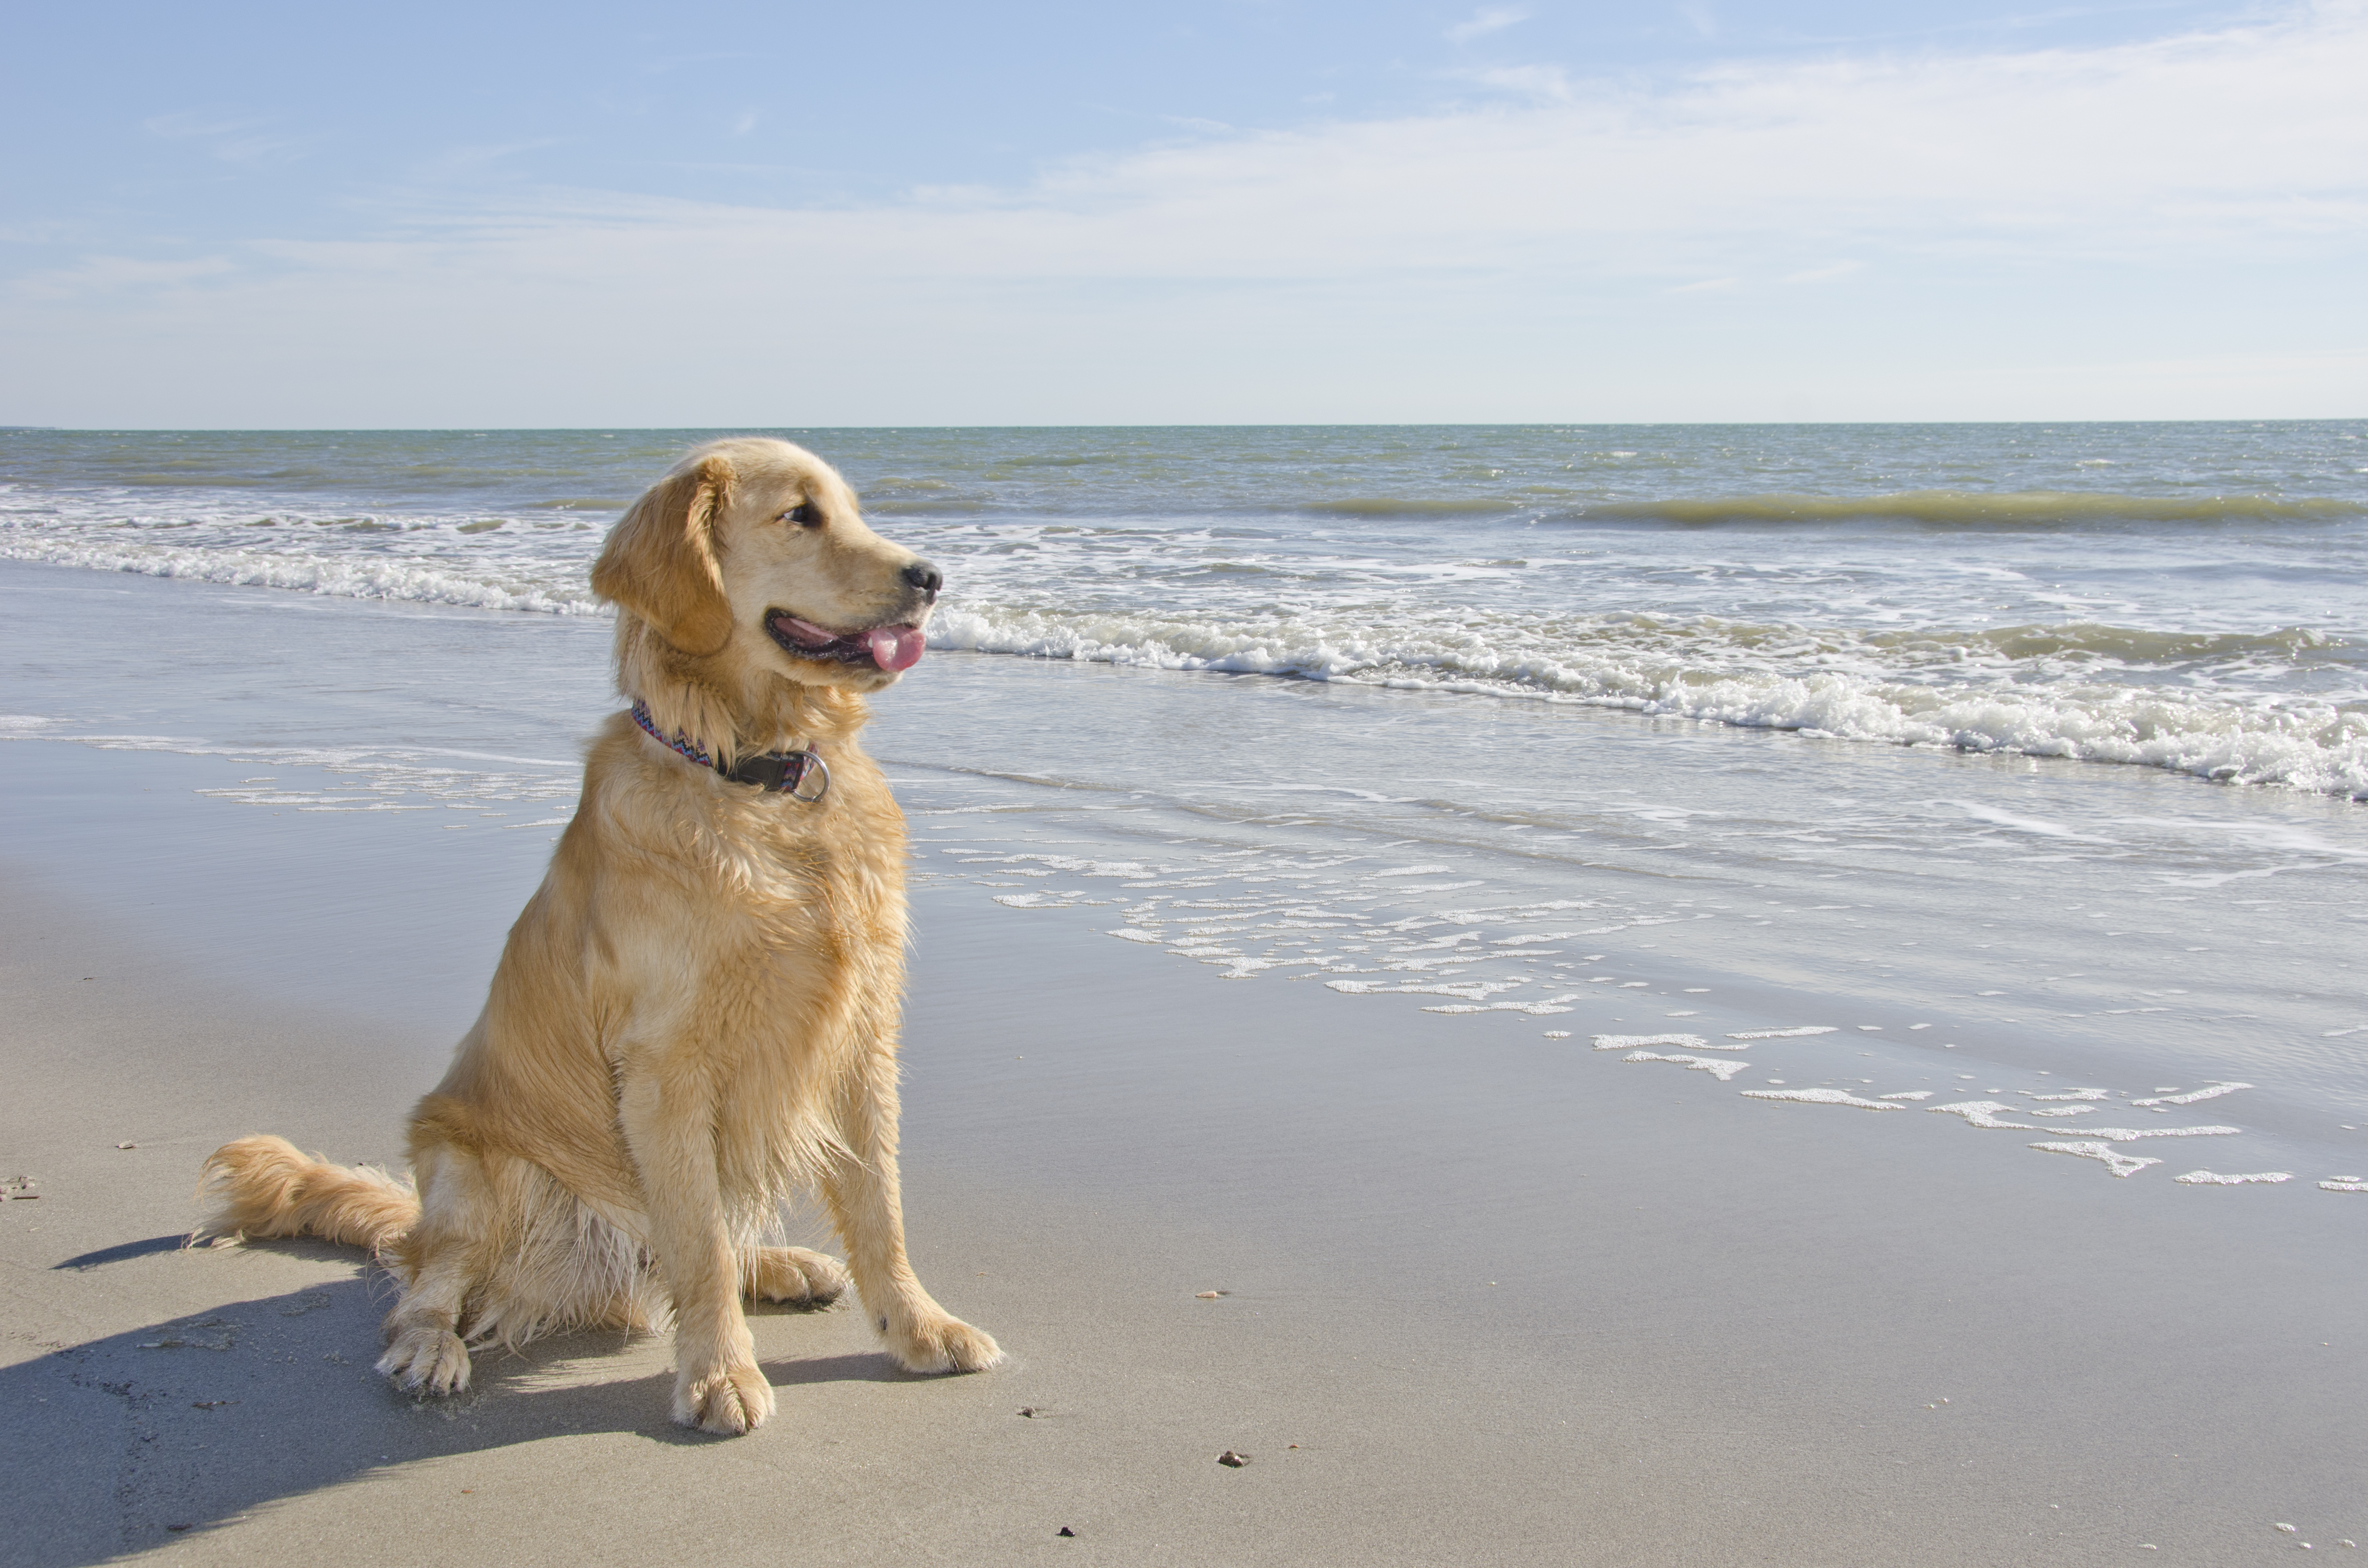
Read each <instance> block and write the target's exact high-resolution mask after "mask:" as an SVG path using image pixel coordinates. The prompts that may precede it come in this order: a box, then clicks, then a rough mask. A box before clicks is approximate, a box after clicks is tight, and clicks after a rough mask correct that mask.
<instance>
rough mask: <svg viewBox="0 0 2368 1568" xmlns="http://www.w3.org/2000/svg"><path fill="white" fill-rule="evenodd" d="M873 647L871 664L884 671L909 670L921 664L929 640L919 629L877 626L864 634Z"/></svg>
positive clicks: (864, 639) (865, 639) (864, 638)
mask: <svg viewBox="0 0 2368 1568" xmlns="http://www.w3.org/2000/svg"><path fill="white" fill-rule="evenodd" d="M863 641H864V642H867V643H868V644H870V645H871V662H872V663H873V664H875V665H879V666H880V667H881V668H882V669H883V670H909V669H911V668H912V667H913V666H914V665H917V664H919V663H920V662H921V653H922V651H923V650H924V649H926V648H928V645H929V640H928V637H927V636H926V635H925V634H923V633H922V631H920V630H919V628H917V627H911V626H875V627H873V628H872V629H871V631H867V632H865V633H864V634H863Z"/></svg>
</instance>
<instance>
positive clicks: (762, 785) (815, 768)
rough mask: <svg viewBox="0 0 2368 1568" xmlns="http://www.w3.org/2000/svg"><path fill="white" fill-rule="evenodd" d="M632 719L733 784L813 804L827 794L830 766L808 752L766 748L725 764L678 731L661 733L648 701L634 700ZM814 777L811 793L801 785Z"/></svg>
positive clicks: (657, 739) (655, 737)
mask: <svg viewBox="0 0 2368 1568" xmlns="http://www.w3.org/2000/svg"><path fill="white" fill-rule="evenodd" d="M633 722H634V723H636V724H639V725H640V726H641V727H642V733H643V734H646V735H647V736H649V737H650V739H652V740H654V741H655V742H657V743H658V744H660V745H662V746H665V747H666V749H668V750H669V751H673V752H676V753H678V754H679V755H681V756H684V757H686V758H688V759H689V760H690V761H692V762H695V763H697V764H699V766H700V767H705V768H711V769H712V770H713V771H715V772H716V773H719V774H721V775H723V777H724V778H729V779H730V780H732V782H734V784H752V785H754V786H756V787H757V789H759V790H765V791H766V792H767V793H768V794H775V795H787V796H788V797H789V798H790V799H791V800H793V801H802V802H803V803H804V804H806V805H809V806H811V805H813V804H814V802H815V801H819V800H821V799H822V798H823V797H824V796H825V795H827V794H828V793H830V768H829V767H828V765H827V764H825V762H824V761H823V759H822V758H821V757H820V756H816V755H815V754H814V753H813V752H810V751H768V752H764V753H762V754H760V755H758V756H744V757H742V758H741V759H740V760H739V761H737V762H735V763H734V764H733V765H732V766H731V767H724V766H723V764H722V763H720V762H718V761H716V760H715V759H714V758H713V757H712V756H709V755H708V754H707V748H706V747H705V746H702V745H700V744H699V743H698V742H697V741H694V740H691V739H690V738H689V737H688V736H685V735H681V734H675V735H667V734H665V733H661V732H660V731H659V729H658V727H657V725H656V724H655V723H654V722H652V721H651V719H650V710H649V705H648V704H647V703H644V702H642V701H639V700H636V701H635V702H634V703H633ZM810 775H811V776H812V777H813V778H815V779H816V780H817V782H816V783H815V785H814V790H813V791H812V792H811V793H809V792H807V791H806V790H803V789H802V788H801V786H802V785H803V783H804V782H805V780H806V778H807V777H808V776H810Z"/></svg>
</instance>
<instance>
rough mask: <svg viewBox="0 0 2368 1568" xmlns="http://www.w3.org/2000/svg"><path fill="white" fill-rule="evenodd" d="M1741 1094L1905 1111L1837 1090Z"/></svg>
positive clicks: (1764, 1098)
mask: <svg viewBox="0 0 2368 1568" xmlns="http://www.w3.org/2000/svg"><path fill="white" fill-rule="evenodd" d="M1743 1093H1745V1094H1747V1095H1748V1096H1751V1097H1752V1098H1753V1099H1755V1100H1796V1101H1798V1102H1799V1103H1801V1104H1802V1105H1846V1106H1855V1107H1857V1108H1859V1109H1861V1110H1906V1109H1907V1107H1906V1106H1902V1105H1893V1104H1890V1103H1888V1102H1886V1101H1884V1100H1862V1099H1861V1098H1859V1097H1858V1096H1856V1095H1850V1094H1844V1093H1843V1092H1842V1091H1841V1090H1839V1089H1746V1090H1744V1091H1743Z"/></svg>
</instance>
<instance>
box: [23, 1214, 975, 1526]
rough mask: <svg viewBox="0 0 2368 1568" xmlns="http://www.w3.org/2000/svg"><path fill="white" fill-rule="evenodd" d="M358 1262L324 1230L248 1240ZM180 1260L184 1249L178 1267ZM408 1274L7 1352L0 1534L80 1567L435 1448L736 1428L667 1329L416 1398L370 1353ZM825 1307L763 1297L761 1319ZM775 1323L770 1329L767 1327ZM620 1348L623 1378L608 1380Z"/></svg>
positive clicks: (487, 1368)
mask: <svg viewBox="0 0 2368 1568" xmlns="http://www.w3.org/2000/svg"><path fill="white" fill-rule="evenodd" d="M182 1244H183V1241H182V1238H181V1237H179V1236H158V1237H153V1238H150V1239H148V1240H146V1241H139V1242H131V1243H126V1244H122V1245H119V1246H112V1247H107V1248H103V1249H100V1250H98V1251H96V1252H90V1253H85V1254H84V1255H82V1256H79V1257H74V1258H69V1259H67V1260H66V1261H65V1262H63V1263H61V1264H58V1265H56V1266H55V1267H58V1268H61V1269H74V1270H78V1271H90V1270H97V1269H106V1268H108V1267H110V1266H113V1265H118V1264H121V1263H125V1262H128V1261H131V1260H133V1259H137V1258H142V1257H147V1256H152V1255H154V1254H158V1253H165V1252H171V1251H176V1250H178V1249H179V1248H180V1247H181V1245H182ZM250 1245H254V1246H256V1248H257V1250H262V1249H264V1248H268V1249H269V1250H272V1251H275V1252H281V1253H285V1254H287V1255H289V1256H301V1257H306V1258H317V1259H319V1260H322V1261H334V1262H339V1263H343V1264H346V1265H347V1266H351V1265H352V1264H353V1261H354V1256H353V1254H352V1253H351V1252H349V1251H345V1250H342V1249H338V1248H334V1247H330V1246H327V1245H325V1244H317V1243H313V1242H285V1243H282V1242H272V1243H263V1244H250ZM168 1267H169V1265H168ZM392 1301H393V1287H392V1284H391V1283H390V1281H388V1279H387V1278H386V1277H385V1276H384V1275H383V1274H381V1273H380V1272H378V1271H377V1270H375V1269H357V1270H356V1271H355V1272H354V1274H353V1275H352V1276H351V1277H350V1278H344V1279H338V1280H335V1281H332V1282H330V1283H327V1284H322V1285H317V1286H313V1287H309V1288H307V1289H304V1290H294V1291H290V1292H287V1293H285V1294H281V1295H277V1296H266V1297H259V1298H256V1299H253V1300H245V1301H232V1302H228V1303H226V1304H224V1305H222V1306H220V1307H217V1308H214V1309H211V1310H210V1311H206V1312H194V1313H189V1314H187V1315H185V1316H181V1317H176V1318H172V1319H169V1320H165V1321H163V1322H159V1323H154V1324H149V1325H147V1326H145V1327H142V1328H139V1329H135V1330H132V1331H131V1332H128V1333H123V1334H113V1335H107V1336H105V1337H104V1338H98V1339H92V1340H89V1341H86V1342H85V1343H82V1344H78V1345H70V1346H52V1347H50V1348H49V1349H48V1350H47V1353H46V1354H43V1355H40V1356H39V1357H37V1358H34V1359H32V1360H29V1361H23V1362H19V1363H18V1364H17V1365H14V1366H10V1367H6V1368H0V1410H5V1411H6V1412H8V1413H9V1416H8V1420H9V1427H10V1431H9V1445H8V1446H9V1449H10V1450H11V1459H10V1461H9V1465H8V1471H9V1474H8V1482H7V1484H6V1486H5V1487H0V1540H7V1541H8V1542H9V1543H10V1549H9V1551H8V1552H7V1554H6V1555H7V1558H8V1561H9V1562H11V1563H12V1564H21V1565H22V1568H79V1565H82V1564H88V1563H97V1562H105V1561H108V1560H109V1559H112V1558H116V1557H120V1556H122V1555H124V1554H125V1553H127V1552H132V1551H146V1550H150V1549H153V1548H154V1547H157V1546H159V1545H163V1544H165V1543H167V1542H170V1541H172V1540H178V1539H182V1538H185V1537H188V1536H194V1535H198V1534H201V1533H203V1532H205V1531H208V1530H211V1529H214V1528H220V1527H222V1525H224V1524H227V1523H229V1522H231V1521H233V1520H235V1519H236V1518H238V1517H241V1516H242V1515H245V1514H249V1513H251V1512H253V1511H255V1510H256V1509H259V1508H265V1507H268V1506H271V1505H273V1504H275V1503H279V1502H281V1501H284V1500H286V1499H288V1498H291V1497H296V1496H301V1495H302V1494H307V1493H312V1492H317V1491H320V1490H323V1489H324V1488H328V1487H334V1486H338V1485H342V1484H345V1483H350V1482H354V1481H359V1480H362V1479H364V1478H367V1477H369V1476H370V1475H372V1474H375V1473H378V1472H381V1471H389V1470H393V1469H397V1468H399V1467H401V1466H403V1465H405V1464H409V1463H412V1462H415V1461H416V1460H426V1459H438V1458H446V1457H450V1456H454V1455H463V1454H470V1453H482V1452H486V1451H489V1450H494V1449H502V1448H507V1447H509V1446H511V1445H514V1444H518V1443H527V1442H533V1441H537V1440H539V1439H542V1438H546V1437H564V1436H576V1435H588V1434H596V1433H622V1434H629V1435H632V1436H634V1437H641V1438H643V1439H646V1440H647V1441H650V1442H653V1443H666V1444H699V1443H710V1442H719V1441H725V1440H727V1439H722V1438H717V1437H711V1436H709V1435H707V1434H704V1433H700V1432H694V1431H689V1430H687V1429H685V1428H683V1427H680V1426H675V1425H674V1423H673V1422H672V1421H671V1420H670V1419H669V1416H668V1407H669V1401H670V1399H671V1397H672V1394H673V1387H674V1375H673V1370H672V1368H671V1366H670V1364H669V1358H668V1349H669V1346H670V1343H671V1342H670V1340H669V1339H668V1337H667V1336H665V1335H657V1336H650V1335H641V1336H631V1337H629V1336H627V1335H621V1334H618V1333H614V1332H609V1333H586V1334H574V1335H554V1336H552V1337H551V1338H549V1339H545V1340H539V1341H537V1342H535V1343H534V1344H533V1345H531V1346H528V1347H527V1348H526V1349H525V1350H524V1351H518V1352H507V1351H504V1350H502V1349H500V1348H499V1347H487V1348H484V1349H480V1350H479V1351H478V1352H477V1353H476V1356H475V1360H474V1366H473V1369H472V1381H471V1387H470V1390H469V1392H467V1393H466V1394H464V1395H462V1396H461V1397H460V1398H457V1399H452V1400H423V1399H414V1398H412V1397H409V1396H406V1395H404V1394H402V1393H400V1392H397V1391H395V1390H394V1389H393V1388H392V1387H390V1386H389V1384H388V1383H387V1381H385V1380H384V1379H383V1378H381V1377H380V1376H379V1375H378V1374H377V1373H376V1372H375V1371H373V1370H372V1369H371V1364H372V1363H373V1362H374V1361H375V1360H376V1359H377V1358H378V1355H379V1351H380V1345H379V1335H378V1324H379V1319H380V1318H381V1316H382V1315H383V1314H384V1312H385V1311H386V1308H387V1307H388V1306H389V1305H391V1304H392ZM780 1315H790V1316H801V1317H804V1316H820V1315H823V1314H821V1313H815V1312H804V1311H801V1310H799V1309H789V1308H778V1307H768V1306H763V1305H759V1306H757V1307H756V1308H754V1309H752V1311H751V1312H750V1316H751V1317H752V1318H754V1319H762V1318H766V1317H771V1316H780ZM760 1332H761V1330H760ZM604 1361H605V1362H607V1363H609V1364H610V1365H612V1366H614V1367H615V1368H616V1369H617V1370H618V1371H620V1372H621V1373H623V1374H625V1375H622V1376H618V1377H614V1378H612V1379H610V1380H608V1381H602V1380H601V1379H600V1377H599V1372H600V1368H601V1364H602V1363H603V1362H604ZM761 1364H762V1365H763V1367H764V1370H765V1374H766V1376H767V1378H768V1379H769V1380H770V1381H772V1383H773V1384H774V1385H775V1386H776V1387H780V1388H791V1387H798V1386H802V1385H811V1384H824V1383H838V1382H875V1383H902V1382H921V1381H928V1380H927V1379H924V1378H921V1377H919V1376H916V1374H913V1373H908V1372H906V1371H905V1370H903V1369H901V1368H899V1367H898V1366H897V1365H896V1364H895V1362H894V1361H893V1360H892V1359H890V1358H889V1357H888V1355H887V1354H886V1352H884V1351H880V1352H868V1353H859V1354H826V1355H821V1356H816V1357H812V1358H791V1359H777V1360H772V1361H767V1362H764V1363H761Z"/></svg>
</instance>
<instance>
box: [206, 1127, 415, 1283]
mask: <svg viewBox="0 0 2368 1568" xmlns="http://www.w3.org/2000/svg"><path fill="white" fill-rule="evenodd" d="M198 1192H199V1197H201V1198H211V1199H214V1201H215V1203H216V1205H217V1207H216V1208H215V1210H214V1211H213V1212H212V1213H211V1215H209V1216H208V1217H207V1218H206V1220H205V1221H204V1222H203V1223H201V1224H200V1225H199V1227H198V1228H197V1230H196V1231H195V1232H193V1233H191V1237H190V1239H191V1240H193V1241H194V1240H196V1239H197V1238H198V1237H200V1236H208V1235H215V1236H230V1237H233V1238H234V1237H240V1236H256V1237H262V1236H319V1237H321V1238H322V1239H323V1240H324V1241H332V1242H341V1243H343V1244H346V1245H347V1246H360V1247H368V1248H369V1249H370V1251H371V1253H372V1254H374V1255H375V1254H377V1253H380V1252H382V1251H384V1250H385V1249H386V1248H388V1247H390V1246H392V1245H393V1244H395V1243H396V1242H398V1241H401V1240H402V1239H403V1237H404V1235H405V1234H406V1233H409V1231H410V1230H411V1227H412V1225H413V1224H414V1222H416V1221H417V1220H418V1218H419V1195H418V1194H417V1193H416V1192H414V1191H413V1190H412V1188H411V1184H410V1183H409V1182H406V1181H397V1180H396V1179H395V1178H394V1177H393V1176H389V1175H387V1174H386V1173H385V1172H384V1171H381V1170H378V1169H375V1168H373V1167H371V1166H369V1165H364V1166H361V1167H360V1168H359V1169H348V1168H347V1167H346V1166H344V1165H331V1164H329V1162H328V1161H326V1160H324V1159H323V1158H321V1157H320V1156H319V1155H318V1154H312V1155H307V1154H306V1153H303V1152H302V1150H300V1149H298V1148H297V1147H296V1145H295V1144H293V1143H290V1142H288V1140H287V1139H285V1138H273V1137H270V1136H268V1135H261V1134H258V1135H257V1136H255V1137H252V1138H242V1139H240V1140H239V1141H238V1142H235V1143H225V1144H223V1145H222V1147H221V1148H219V1149H216V1150H215V1151H214V1152H213V1153H212V1154H211V1156H209V1157H208V1159H207V1160H206V1165H205V1172H204V1175H203V1176H200V1177H199V1184H198Z"/></svg>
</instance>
